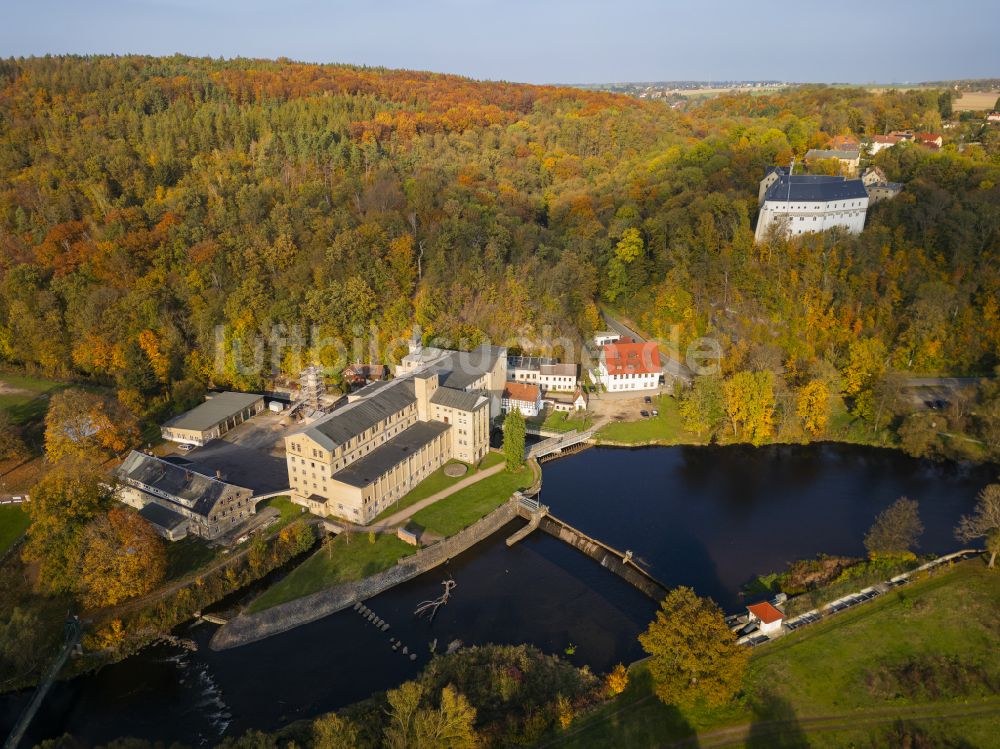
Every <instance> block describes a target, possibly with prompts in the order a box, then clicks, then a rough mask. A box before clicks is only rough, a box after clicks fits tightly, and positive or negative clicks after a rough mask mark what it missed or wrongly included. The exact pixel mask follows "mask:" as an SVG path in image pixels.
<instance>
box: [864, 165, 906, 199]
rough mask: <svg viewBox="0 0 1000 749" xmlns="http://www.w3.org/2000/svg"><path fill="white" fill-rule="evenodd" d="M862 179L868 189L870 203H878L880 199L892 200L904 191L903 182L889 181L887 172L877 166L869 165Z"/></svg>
mask: <svg viewBox="0 0 1000 749" xmlns="http://www.w3.org/2000/svg"><path fill="white" fill-rule="evenodd" d="M861 181H862V182H863V183H864V185H865V189H866V190H867V191H868V204H869V205H871V204H873V203H878V202H879V201H880V200H892V199H893V198H894V197H896V196H897V195H899V193H901V192H902V191H903V184H902V183H901V182H889V181H888V180H887V179H886V177H885V172H883V171H882V169H881V168H879V167H877V166H873V167H869V168H868V169H866V170H865V173H864V174H863V175H861Z"/></svg>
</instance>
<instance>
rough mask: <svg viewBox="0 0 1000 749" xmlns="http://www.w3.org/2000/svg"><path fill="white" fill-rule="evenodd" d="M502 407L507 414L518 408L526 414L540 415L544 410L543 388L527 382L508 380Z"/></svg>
mask: <svg viewBox="0 0 1000 749" xmlns="http://www.w3.org/2000/svg"><path fill="white" fill-rule="evenodd" d="M500 408H501V410H502V411H503V412H504V413H505V414H506V413H510V412H511V411H513V410H514V409H515V408H516V409H517V410H518V411H520V412H521V413H522V414H523V415H524V416H528V417H531V416H538V414H539V413H540V412H541V410H542V390H541V388H540V387H538V385H530V384H528V383H526V382H508V383H507V384H506V385H505V386H504V389H503V400H502V401H501V405H500Z"/></svg>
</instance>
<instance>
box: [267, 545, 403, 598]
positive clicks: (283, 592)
mask: <svg viewBox="0 0 1000 749" xmlns="http://www.w3.org/2000/svg"><path fill="white" fill-rule="evenodd" d="M415 551H416V549H415V548H414V547H412V546H410V545H409V544H407V543H405V542H404V541H400V540H399V539H398V538H396V537H395V536H388V535H382V536H376V537H375V543H371V542H370V541H369V540H368V536H367V535H365V534H357V533H355V534H351V540H350V543H348V542H347V540H346V539H345V538H344V534H341V535H339V536H337V537H336V538H335V539H333V540H332V541H331V542H330V543H329V544H328V545H327V546H325V547H324V548H322V549H320V550H319V551H317V552H316V553H315V554H313V555H312V556H311V557H309V558H308V559H307V560H306V561H304V562H303V563H302V564H300V565H299V566H298V567H296V568H295V569H294V570H292V571H291V572H289V573H288V576H287V577H285V578H284V579H283V580H280V581H278V582H277V583H275V584H274V585H272V586H271V587H270V588H268V589H267V590H266V591H264V592H263V593H262V594H261V595H260V596H259V597H258V598H256V599H255V600H254V601H253V602H252V603H251V604H250V606H249V607H248V608H247V611H248V612H250V613H253V612H255V611H262V610H263V609H267V608H270V607H271V606H277V605H278V604H279V603H284V602H285V601H291V600H293V599H295V598H301V597H302V596H306V595H309V594H310V593H315V592H316V591H318V590H323V589H324V588H329V587H331V586H333V585H337V584H339V583H346V582H351V581H352V580H360V579H361V578H363V577H368V576H369V575H374V574H375V573H377V572H381V571H382V570H384V569H388V568H389V567H391V566H392V565H394V564H395V563H396V562H397V561H398V560H399V559H401V558H403V557H405V556H408V555H410V554H412V553H414V552H415Z"/></svg>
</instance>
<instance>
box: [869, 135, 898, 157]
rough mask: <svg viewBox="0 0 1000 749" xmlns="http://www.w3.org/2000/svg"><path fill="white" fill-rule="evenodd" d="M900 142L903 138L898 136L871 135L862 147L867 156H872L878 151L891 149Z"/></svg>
mask: <svg viewBox="0 0 1000 749" xmlns="http://www.w3.org/2000/svg"><path fill="white" fill-rule="evenodd" d="M902 140H903V138H902V137H900V136H898V135H873V136H871V137H870V138H868V139H867V140H866V141H865V145H864V147H865V149H866V150H867V151H868V153H869V155H871V156H874V155H875V154H877V153H878V152H879V151H884V150H885V149H887V148H892V147H893V146H894V145H896V144H897V143H899V142H901V141H902Z"/></svg>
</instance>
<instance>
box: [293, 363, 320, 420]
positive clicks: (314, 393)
mask: <svg viewBox="0 0 1000 749" xmlns="http://www.w3.org/2000/svg"><path fill="white" fill-rule="evenodd" d="M325 392H326V384H325V383H324V381H323V370H322V368H321V367H307V368H306V369H303V370H302V374H300V375H299V400H300V401H302V402H303V403H304V404H305V405H306V406H308V407H309V408H312V409H314V410H317V409H319V407H320V400H321V399H322V397H323V393H325Z"/></svg>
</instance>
